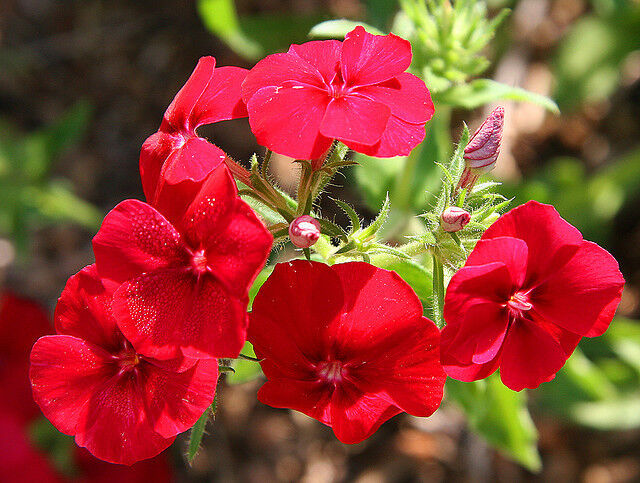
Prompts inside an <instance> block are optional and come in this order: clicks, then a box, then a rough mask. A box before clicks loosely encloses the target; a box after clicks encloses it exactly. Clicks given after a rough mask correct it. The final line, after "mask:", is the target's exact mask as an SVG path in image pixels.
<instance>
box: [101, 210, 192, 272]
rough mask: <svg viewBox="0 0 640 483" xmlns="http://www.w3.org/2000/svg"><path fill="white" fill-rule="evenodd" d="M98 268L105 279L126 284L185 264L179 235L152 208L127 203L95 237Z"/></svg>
mask: <svg viewBox="0 0 640 483" xmlns="http://www.w3.org/2000/svg"><path fill="white" fill-rule="evenodd" d="M93 252H94V254H95V257H96V268H97V270H98V273H99V275H100V276H101V277H103V278H108V279H111V280H114V281H117V282H124V281H126V280H129V279H130V278H133V277H135V276H137V275H139V274H140V273H142V272H148V271H150V270H155V269H159V268H164V267H171V266H180V265H183V264H184V261H185V257H186V251H185V249H184V247H183V242H182V238H181V236H180V234H179V233H178V232H177V231H176V230H175V228H173V226H171V223H169V222H168V221H167V219H166V218H165V217H164V216H162V215H161V214H160V213H158V212H157V211H156V210H155V209H154V208H152V207H151V206H150V205H148V204H146V203H143V202H142V201H138V200H125V201H123V202H122V203H120V204H119V205H118V206H116V207H115V208H114V209H113V210H111V211H110V212H109V213H108V214H107V216H106V217H105V219H104V221H103V222H102V226H101V227H100V230H99V231H98V233H97V234H96V236H94V237H93Z"/></svg>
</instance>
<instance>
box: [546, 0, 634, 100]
mask: <svg viewBox="0 0 640 483" xmlns="http://www.w3.org/2000/svg"><path fill="white" fill-rule="evenodd" d="M594 3H595V4H596V11H597V12H598V13H594V14H591V15H588V16H585V17H582V18H580V19H579V20H578V21H577V22H576V23H575V24H574V25H573V26H572V27H571V30H570V31H569V33H568V34H567V35H566V36H565V38H564V39H563V41H562V43H561V44H560V47H559V48H558V51H557V55H556V58H555V60H554V64H555V69H554V73H555V75H556V79H557V88H556V92H555V97H556V99H558V102H559V103H560V105H561V106H563V107H565V106H566V107H570V108H575V107H577V106H578V105H579V104H580V103H582V102H593V101H600V100H603V99H606V98H607V97H609V96H610V95H611V94H612V93H613V91H614V89H615V88H616V87H617V86H618V84H619V82H620V75H621V69H620V66H621V65H622V63H623V62H624V60H625V59H626V58H627V56H628V55H629V54H630V53H631V52H634V51H637V49H638V45H640V4H638V2H633V1H616V2H614V1H597V2H594Z"/></svg>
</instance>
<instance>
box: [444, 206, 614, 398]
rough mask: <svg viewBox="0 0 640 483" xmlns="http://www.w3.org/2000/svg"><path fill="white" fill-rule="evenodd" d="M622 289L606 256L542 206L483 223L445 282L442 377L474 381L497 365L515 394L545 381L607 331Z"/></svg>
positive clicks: (611, 258)
mask: <svg viewBox="0 0 640 483" xmlns="http://www.w3.org/2000/svg"><path fill="white" fill-rule="evenodd" d="M623 285H624V279H623V278H622V275H621V274H620V271H619V270H618V263H617V262H616V260H615V259H614V258H613V257H612V256H611V255H610V254H609V253H608V252H607V251H605V250H603V249H602V248H600V247H599V246H598V245H596V244H595V243H592V242H588V241H585V240H583V239H582V235H581V234H580V232H579V231H578V230H577V229H576V228H574V227H573V226H571V225H570V224H569V223H567V222H566V221H565V220H563V219H562V218H561V217H560V215H558V212H557V211H556V210H555V209H554V208H553V207H552V206H549V205H543V204H541V203H538V202H535V201H530V202H528V203H526V204H525V205H522V206H520V207H518V208H515V209H513V210H511V211H510V212H509V213H507V214H505V215H503V216H502V217H500V218H499V219H498V220H497V221H496V222H495V223H494V224H493V225H492V226H491V227H489V229H488V230H487V231H486V232H485V233H484V235H483V236H482V238H481V239H480V241H479V242H478V244H477V245H476V247H475V249H474V250H473V251H472V252H471V255H469V258H468V259H467V262H466V264H465V266H464V267H463V268H462V269H461V270H459V271H458V272H457V273H456V274H455V275H454V276H453V278H452V279H451V282H450V283H449V287H448V288H447V295H446V298H445V305H444V318H445V320H446V322H447V326H446V327H445V328H444V329H443V331H442V345H441V351H442V364H443V366H444V368H445V372H446V373H447V374H448V375H449V376H451V377H453V378H454V379H459V380H461V381H474V380H477V379H482V378H484V377H487V376H488V375H490V374H491V373H493V372H494V371H495V370H496V369H497V368H498V367H499V368H500V377H501V378H502V382H503V383H504V384H505V385H506V386H507V387H509V388H511V389H513V390H515V391H520V390H521V389H523V388H525V387H528V388H535V387H537V386H538V385H540V384H541V383H542V382H545V381H550V380H551V379H553V378H554V377H555V374H556V372H558V370H560V368H561V367H562V366H563V364H564V363H565V361H566V360H567V359H568V358H569V356H570V355H571V353H572V352H573V351H574V349H575V347H576V345H577V344H578V342H579V341H580V339H581V338H582V337H595V336H598V335H601V334H602V333H603V332H604V331H605V330H606V329H607V327H608V326H609V323H610V322H611V319H612V318H613V315H614V313H615V310H616V307H617V306H618V303H619V302H620V297H621V294H622V287H623Z"/></svg>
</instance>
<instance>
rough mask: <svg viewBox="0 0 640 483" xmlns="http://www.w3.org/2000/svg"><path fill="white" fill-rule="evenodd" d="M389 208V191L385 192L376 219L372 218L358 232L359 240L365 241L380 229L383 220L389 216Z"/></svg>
mask: <svg viewBox="0 0 640 483" xmlns="http://www.w3.org/2000/svg"><path fill="white" fill-rule="evenodd" d="M390 210H391V202H390V200H389V193H387V196H386V197H385V200H384V203H382V208H380V213H378V216H376V219H375V220H373V221H372V222H371V224H370V225H369V226H367V227H366V228H365V229H363V230H362V231H361V232H360V235H359V236H358V238H359V239H360V241H367V240H369V239H371V238H372V237H374V236H375V235H376V233H378V231H380V229H381V228H382V226H383V225H384V223H385V221H387V218H388V217H389V211H390Z"/></svg>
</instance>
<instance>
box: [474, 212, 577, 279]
mask: <svg viewBox="0 0 640 483" xmlns="http://www.w3.org/2000/svg"><path fill="white" fill-rule="evenodd" d="M501 236H508V237H513V238H520V239H521V240H523V241H524V242H525V243H526V244H527V248H528V250H529V260H528V262H527V276H526V280H525V282H524V285H525V286H527V287H529V288H532V287H531V286H532V285H535V284H537V283H540V282H542V281H543V280H544V279H545V278H546V277H547V276H549V275H551V274H553V273H554V272H555V271H556V270H558V269H559V268H560V267H561V266H562V265H564V264H565V263H567V262H568V261H569V260H570V259H571V257H572V256H573V255H574V254H575V252H576V251H577V250H578V248H579V247H580V245H581V244H582V234H581V233H580V232H579V231H578V230H577V229H576V228H575V227H573V226H571V225H570V224H569V223H567V222H566V221H565V220H563V219H562V218H561V217H560V215H559V214H558V212H557V211H556V209H555V208H554V207H553V206H551V205H545V204H542V203H538V202H537V201H529V202H527V203H525V204H524V205H521V206H518V207H517V208H514V209H513V210H511V211H509V212H508V213H505V214H504V215H502V216H501V217H500V218H498V220H497V221H496V222H495V223H494V224H493V225H491V226H490V227H489V228H488V229H487V231H486V232H485V233H484V234H483V235H482V240H487V239H490V238H497V237H501Z"/></svg>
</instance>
